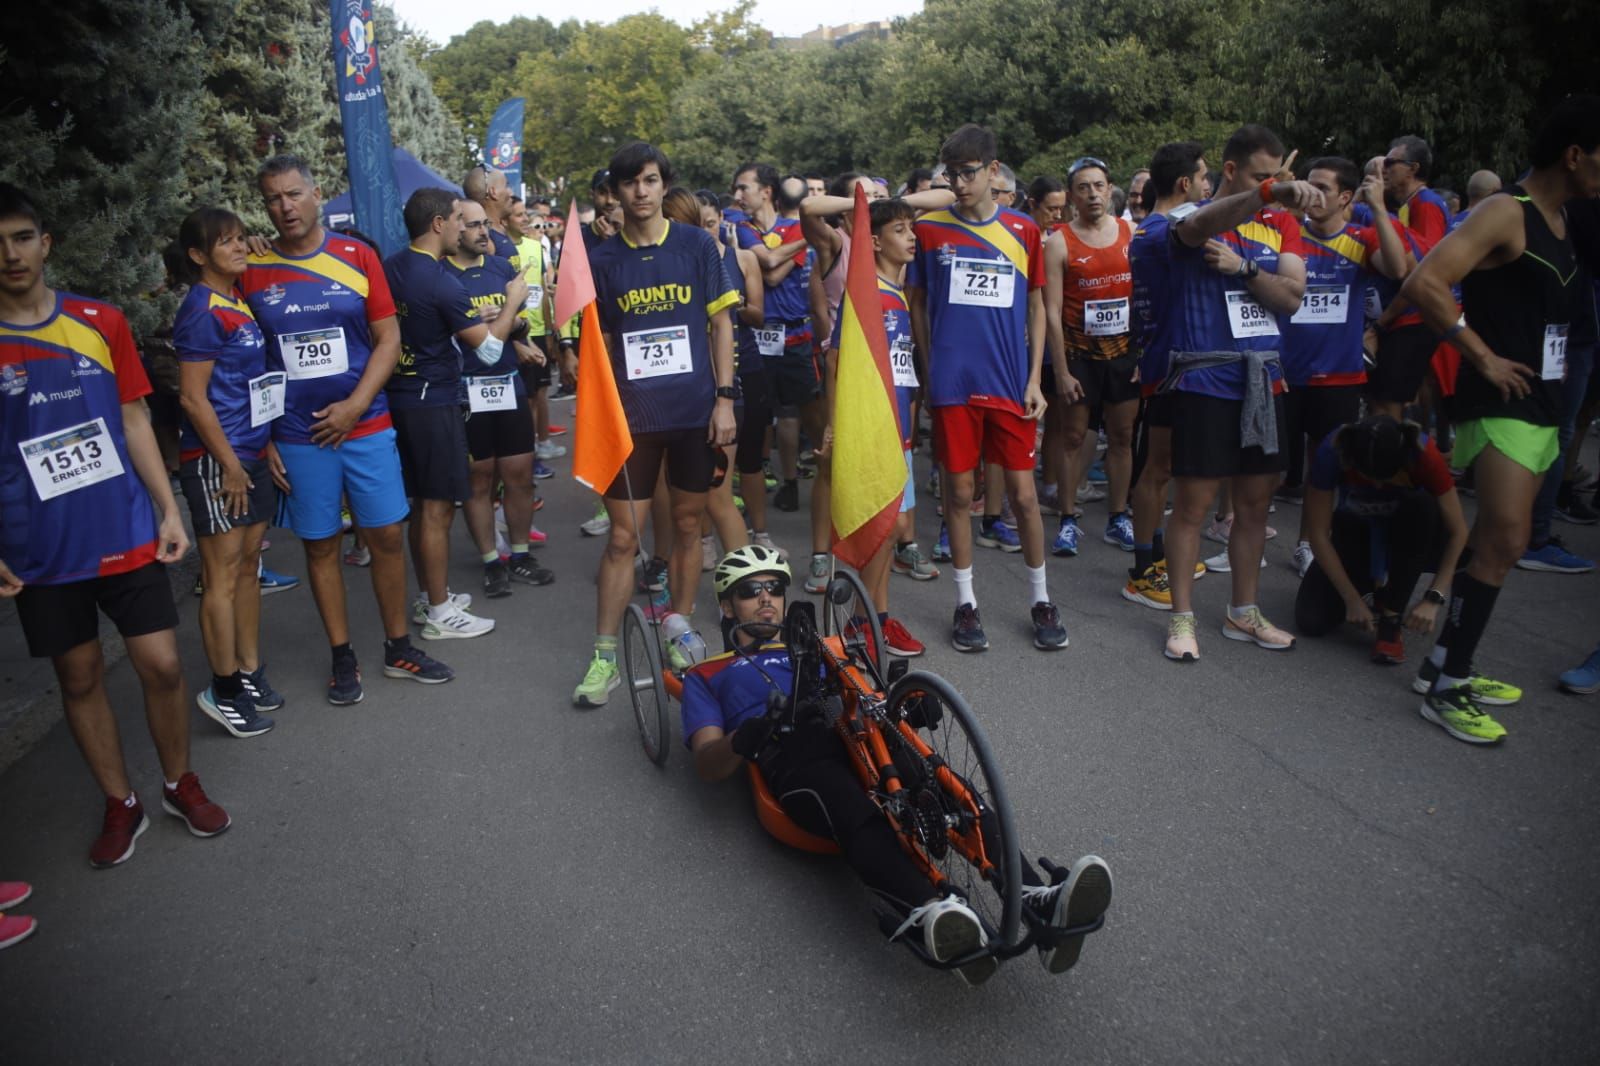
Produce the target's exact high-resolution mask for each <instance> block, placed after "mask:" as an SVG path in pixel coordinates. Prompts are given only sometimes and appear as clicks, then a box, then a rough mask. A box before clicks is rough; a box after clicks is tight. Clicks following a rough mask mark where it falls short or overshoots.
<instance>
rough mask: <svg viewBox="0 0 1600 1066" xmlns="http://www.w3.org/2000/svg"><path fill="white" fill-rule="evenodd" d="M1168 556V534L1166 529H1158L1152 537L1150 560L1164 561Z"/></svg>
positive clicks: (1154, 561) (1155, 561)
mask: <svg viewBox="0 0 1600 1066" xmlns="http://www.w3.org/2000/svg"><path fill="white" fill-rule="evenodd" d="M1166 558H1167V534H1166V531H1165V530H1160V529H1158V530H1156V532H1155V535H1154V536H1152V537H1151V538H1150V561H1151V562H1153V563H1159V562H1164V561H1165V560H1166Z"/></svg>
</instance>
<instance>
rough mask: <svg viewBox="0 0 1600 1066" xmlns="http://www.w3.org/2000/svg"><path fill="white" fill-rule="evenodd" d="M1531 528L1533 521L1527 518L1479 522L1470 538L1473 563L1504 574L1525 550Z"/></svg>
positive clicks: (1501, 574)
mask: <svg viewBox="0 0 1600 1066" xmlns="http://www.w3.org/2000/svg"><path fill="white" fill-rule="evenodd" d="M1532 530H1533V523H1532V522H1531V521H1529V520H1527V519H1524V520H1522V521H1500V522H1495V523H1492V524H1480V525H1479V527H1478V529H1477V530H1476V531H1475V532H1474V534H1473V538H1472V543H1473V548H1474V549H1475V551H1474V554H1475V557H1476V563H1475V565H1477V566H1480V567H1483V568H1486V569H1488V570H1491V571H1495V572H1497V573H1498V575H1499V576H1504V575H1505V574H1506V573H1507V572H1509V571H1510V570H1511V567H1512V566H1514V565H1515V564H1516V561H1517V560H1518V559H1520V558H1521V557H1522V553H1523V552H1524V551H1525V550H1527V547H1528V535H1529V534H1530V533H1531V532H1532Z"/></svg>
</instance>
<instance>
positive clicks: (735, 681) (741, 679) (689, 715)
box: [683, 644, 794, 747]
mask: <svg viewBox="0 0 1600 1066" xmlns="http://www.w3.org/2000/svg"><path fill="white" fill-rule="evenodd" d="M748 656H749V657H748V658H746V657H745V656H744V655H740V654H739V653H737V652H727V653H726V654H723V655H718V656H716V657H715V658H712V659H707V660H706V661H705V662H703V663H700V664H698V665H697V666H695V667H693V668H692V669H690V670H689V672H688V673H686V674H684V675H683V743H684V746H685V747H687V746H688V744H689V738H691V737H693V736H694V734H695V732H696V731H697V730H700V729H704V728H706V727H707V726H716V727H717V728H719V729H721V730H722V731H723V732H724V733H732V732H733V731H734V730H735V729H738V728H739V725H740V723H742V722H744V721H745V719H747V718H755V717H756V716H758V715H762V714H765V713H767V693H769V692H771V691H772V690H773V685H774V684H776V685H777V690H778V691H779V692H782V693H783V694H784V695H785V696H787V695H789V693H790V690H792V689H793V688H794V668H793V667H792V666H791V665H790V662H789V649H788V648H786V647H784V646H783V645H782V644H763V645H762V646H761V649H760V650H759V651H755V652H750V653H748ZM757 667H759V668H760V669H757ZM763 670H764V671H766V673H767V675H768V676H770V677H771V678H772V680H771V681H768V680H767V678H766V677H763V676H762V671H763Z"/></svg>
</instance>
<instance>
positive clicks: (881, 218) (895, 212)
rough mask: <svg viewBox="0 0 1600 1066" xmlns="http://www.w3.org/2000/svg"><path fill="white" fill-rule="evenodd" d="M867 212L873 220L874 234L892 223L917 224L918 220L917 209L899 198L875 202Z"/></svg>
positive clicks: (868, 206)
mask: <svg viewBox="0 0 1600 1066" xmlns="http://www.w3.org/2000/svg"><path fill="white" fill-rule="evenodd" d="M867 211H868V213H869V217H870V218H871V219H872V232H873V233H877V232H878V231H879V230H881V229H882V228H883V227H885V226H887V225H888V224H889V223H891V222H900V221H906V222H915V221H916V219H917V209H916V208H914V207H912V206H911V205H910V204H908V203H906V202H905V201H904V200H902V199H900V198H899V197H898V196H896V197H894V198H893V199H890V200H874V201H872V202H871V203H870V204H868V205H867Z"/></svg>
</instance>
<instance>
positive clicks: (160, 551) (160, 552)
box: [156, 505, 189, 563]
mask: <svg viewBox="0 0 1600 1066" xmlns="http://www.w3.org/2000/svg"><path fill="white" fill-rule="evenodd" d="M188 551H189V534H188V533H186V532H184V529H183V516H182V515H181V514H179V512H178V508H177V506H176V505H174V506H173V508H172V509H171V510H170V511H168V512H167V513H166V514H164V515H162V516H161V526H160V528H159V529H157V530H156V562H158V563H175V562H177V561H178V560H179V559H182V558H183V557H184V555H185V554H186V553H187V552H188Z"/></svg>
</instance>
